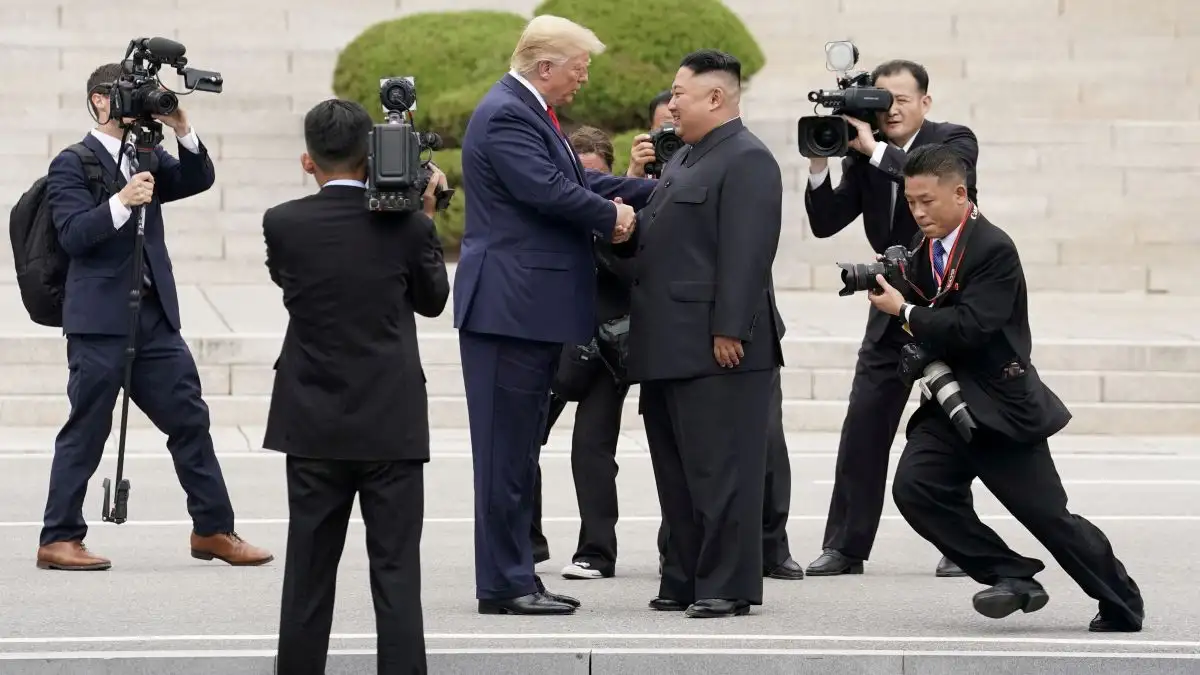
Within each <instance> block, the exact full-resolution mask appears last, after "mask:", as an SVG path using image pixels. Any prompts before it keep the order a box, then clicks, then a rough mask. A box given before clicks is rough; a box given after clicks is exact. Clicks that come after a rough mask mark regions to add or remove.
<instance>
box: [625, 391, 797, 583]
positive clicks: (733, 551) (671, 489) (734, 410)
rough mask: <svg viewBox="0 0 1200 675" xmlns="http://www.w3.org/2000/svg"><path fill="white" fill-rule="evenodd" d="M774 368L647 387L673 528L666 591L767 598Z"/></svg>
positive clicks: (656, 460) (657, 472)
mask: <svg viewBox="0 0 1200 675" xmlns="http://www.w3.org/2000/svg"><path fill="white" fill-rule="evenodd" d="M774 375H775V372H774V371H773V370H763V371H746V372H733V373H729V374H727V375H715V376H710V377H701V378H696V379H692V380H679V381H672V380H667V381H653V382H643V383H641V392H640V394H641V395H640V403H641V413H642V417H643V419H644V421H645V425H646V436H647V440H648V441H649V444H650V461H651V463H652V464H653V467H654V479H655V483H656V484H657V486H658V498H659V504H660V505H661V507H662V513H663V520H664V522H665V523H666V526H667V530H668V532H667V545H666V560H665V562H664V564H663V573H662V577H661V579H660V581H659V597H662V598H664V599H669V600H674V601H676V602H679V603H682V604H685V605H686V604H691V603H692V602H694V601H696V600H699V599H709V598H721V599H729V600H745V601H748V602H749V603H750V604H752V605H759V604H762V595H763V560H762V511H763V507H762V504H763V482H764V477H765V475H766V469H767V427H768V425H769V422H770V417H771V412H770V411H771V398H772V391H773V389H774V387H773V385H772V379H773V377H774Z"/></svg>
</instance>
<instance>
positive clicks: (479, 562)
mask: <svg viewBox="0 0 1200 675" xmlns="http://www.w3.org/2000/svg"><path fill="white" fill-rule="evenodd" d="M603 50H604V45H603V43H601V42H600V40H598V39H597V38H596V36H595V34H594V33H592V31H590V30H588V29H586V28H584V27H583V26H580V25H578V24H576V23H574V22H571V21H568V20H566V19H563V18H561V17H556V16H550V15H540V16H537V17H534V18H533V19H532V20H530V21H529V23H528V24H527V25H526V27H525V30H524V32H523V33H522V35H521V37H520V40H519V41H518V43H517V45H516V48H515V49H514V50H513V55H512V69H511V70H510V71H509V73H508V74H507V75H505V76H504V77H503V78H501V79H500V81H499V82H497V83H496V84H495V85H493V86H492V89H491V90H490V91H489V92H488V93H487V95H485V96H484V98H483V99H482V100H481V101H480V103H479V105H478V106H477V107H476V108H475V111H474V113H472V115H471V119H470V121H469V122H468V123H467V129H466V133H465V134H464V137H463V149H462V163H463V182H464V183H466V184H468V185H470V186H471V187H470V189H471V199H470V200H468V201H467V213H466V222H465V224H464V227H463V237H462V244H461V254H460V256H459V262H458V268H457V270H456V272H455V275H454V327H455V328H457V329H458V330H459V350H460V353H461V355H462V368H463V381H464V385H465V388H466V394H467V413H468V416H469V418H470V428H471V452H472V457H473V460H474V462H473V467H474V478H475V577H476V592H475V594H476V598H477V599H478V602H479V612H480V613H484V614H539V615H542V614H570V613H572V612H574V611H575V609H576V608H577V607H578V606H579V604H580V603H579V601H578V600H576V599H575V598H571V597H568V596H565V595H560V594H557V593H550V592H548V591H546V589H545V586H543V585H542V582H541V579H539V578H538V576H537V574H535V573H534V567H533V565H534V563H533V553H532V550H531V548H530V530H531V527H532V519H533V508H532V507H533V494H534V483H535V476H536V474H537V463H538V454H539V450H540V448H541V439H542V435H543V432H544V431H545V429H546V421H547V415H548V412H549V400H550V386H551V382H552V380H553V378H554V373H555V368H556V367H557V365H558V360H559V357H560V355H561V352H562V347H563V345H564V344H584V343H586V342H587V341H588V340H589V339H590V338H591V337H592V334H593V332H594V330H595V318H596V312H595V295H596V271H595V263H594V260H593V248H592V247H593V242H594V239H595V238H596V237H599V238H601V239H604V240H611V241H624V240H625V239H627V238H628V237H629V235H630V232H631V230H632V228H633V224H634V208H635V207H636V206H639V205H640V204H642V203H643V202H644V201H645V200H646V199H647V198H648V197H649V195H650V192H651V191H652V190H653V189H654V185H655V183H654V181H650V180H644V179H636V178H625V177H616V176H609V175H605V174H602V173H599V172H595V171H589V170H586V169H584V168H583V167H582V166H580V164H579V159H578V157H577V156H576V154H575V152H574V151H573V150H572V149H571V147H570V144H569V143H568V142H567V138H566V136H564V135H563V132H562V129H561V125H560V124H559V122H558V115H557V113H556V112H555V108H556V107H560V106H563V105H567V104H569V103H570V102H571V101H572V100H573V99H574V96H575V92H576V91H578V90H579V88H580V86H581V85H583V84H584V83H585V82H587V79H588V66H589V64H590V61H591V55H592V54H598V53H601V52H602V51H603ZM622 202H624V203H622Z"/></svg>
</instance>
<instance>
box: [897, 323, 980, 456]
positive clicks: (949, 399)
mask: <svg viewBox="0 0 1200 675" xmlns="http://www.w3.org/2000/svg"><path fill="white" fill-rule="evenodd" d="M900 379H901V380H902V381H903V382H904V384H905V386H908V387H911V386H912V385H913V383H914V382H915V383H917V384H919V385H920V387H921V393H922V394H923V395H924V398H926V399H928V400H931V401H937V402H938V405H940V406H941V407H942V410H943V411H945V413H946V416H947V417H949V418H950V421H951V422H953V423H954V428H955V429H957V430H958V433H959V435H960V436H962V437H963V439H965V440H966V441H967V442H968V443H970V442H971V437H972V436H973V435H974V431H975V428H976V427H975V418H974V417H972V416H971V411H970V409H969V408H968V407H967V401H966V399H964V398H963V395H962V390H961V389H960V388H959V386H958V380H956V379H954V372H953V371H951V370H950V366H948V365H946V363H945V362H944V361H940V360H938V359H935V358H934V357H933V355H932V354H931V353H930V352H929V351H928V350H926V349H925V348H924V347H922V346H921V345H919V344H917V343H915V342H910V343H908V344H906V345H904V346H903V347H901V348H900Z"/></svg>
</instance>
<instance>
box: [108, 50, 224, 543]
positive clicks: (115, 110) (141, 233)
mask: <svg viewBox="0 0 1200 675" xmlns="http://www.w3.org/2000/svg"><path fill="white" fill-rule="evenodd" d="M185 53H187V47H185V46H183V45H182V44H180V43H178V42H176V41H174V40H169V39H167V38H162V37H152V38H135V39H133V40H130V41H129V46H128V47H127V48H126V50H125V57H124V59H122V61H121V70H122V72H121V76H120V77H118V78H117V81H116V82H113V83H112V85H111V86H110V88H109V93H108V100H109V118H110V119H113V120H116V121H117V123H118V124H119V125H120V127H121V129H122V130H123V131H124V136H125V138H123V139H122V142H121V147H122V148H125V147H128V146H127V145H126V143H127V142H128V143H131V144H132V146H133V152H132V153H131V154H130V156H129V165H130V170H131V175H133V174H137V173H140V172H142V171H149V172H151V173H153V172H154V171H156V170H157V169H158V156H157V155H156V154H155V153H154V150H155V148H157V147H158V145H159V144H160V143H162V141H163V133H162V122H159V121H158V120H157V119H155V117H156V116H167V115H171V114H172V113H174V112H175V110H176V109H177V108H178V107H179V96H180V94H179V93H177V92H174V91H171V90H170V89H169V88H168V87H167V86H166V85H164V84H163V83H162V80H161V79H159V76H158V73H159V71H160V70H161V69H162V67H163V66H170V67H172V68H174V69H175V72H177V73H178V74H179V75H180V76H182V77H183V85H184V87H185V88H186V89H187V91H186V92H184V93H183V95H185V96H186V95H187V94H190V93H192V92H193V91H205V92H209V93H212V94H219V93H221V91H222V88H223V85H224V78H223V77H222V76H221V74H220V73H218V72H215V71H211V70H199V69H197V68H191V67H188V65H187V63H188V60H187V57H185V56H184V54H185ZM131 136H132V138H130V137H131ZM133 210H134V212H135V213H136V214H137V233H136V236H135V238H134V245H133V274H132V276H131V288H130V292H129V345H128V347H126V349H125V386H124V387H123V388H122V392H123V393H122V398H121V431H120V438H119V440H118V442H117V477H116V480H115V484H116V495H115V498H113V495H112V487H113V484H114V481H111V480H109V479H108V478H105V479H104V483H103V488H104V506H103V511H102V512H101V517H102V518H103V519H104V520H105V521H107V522H111V523H117V524H118V525H119V524H121V523H124V522H125V521H126V519H127V517H128V508H129V479H127V478H125V477H124V473H125V437H126V433H127V428H128V425H129V396H130V393H129V392H130V387H131V386H132V380H133V361H134V357H135V355H136V351H137V346H136V344H135V341H136V339H137V332H138V314H139V312H140V311H141V305H142V292H141V288H142V274H143V267H142V266H143V264H144V262H145V255H144V253H143V251H144V249H145V242H146V207H145V205H141V206H135V207H133ZM110 504H111V509H110Z"/></svg>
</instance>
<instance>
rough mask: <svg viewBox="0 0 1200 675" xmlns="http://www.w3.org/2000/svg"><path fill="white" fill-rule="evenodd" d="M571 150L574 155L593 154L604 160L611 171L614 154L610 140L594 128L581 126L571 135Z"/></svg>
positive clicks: (606, 135)
mask: <svg viewBox="0 0 1200 675" xmlns="http://www.w3.org/2000/svg"><path fill="white" fill-rule="evenodd" d="M571 149H572V150H574V151H575V153H576V154H579V155H586V154H588V153H594V154H596V155H599V156H600V157H601V158H603V159H604V163H605V164H607V165H608V167H609V168H610V169H611V168H612V165H613V160H614V159H615V152H614V151H613V144H612V139H610V138H609V137H608V134H606V133H604V132H603V131H601V130H600V129H597V128H596V127H589V126H586V125H585V126H582V127H579V128H578V129H576V130H575V132H574V133H572V134H571Z"/></svg>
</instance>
